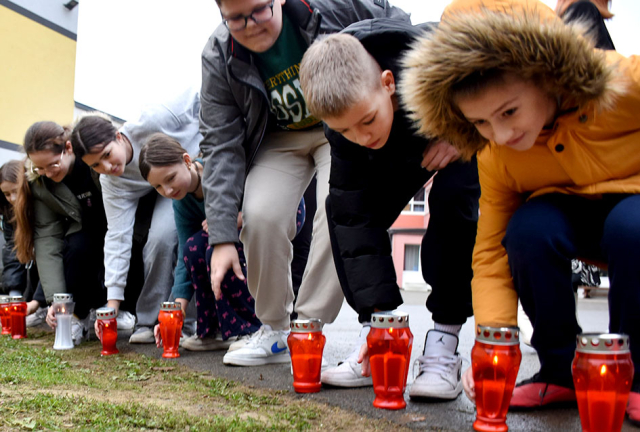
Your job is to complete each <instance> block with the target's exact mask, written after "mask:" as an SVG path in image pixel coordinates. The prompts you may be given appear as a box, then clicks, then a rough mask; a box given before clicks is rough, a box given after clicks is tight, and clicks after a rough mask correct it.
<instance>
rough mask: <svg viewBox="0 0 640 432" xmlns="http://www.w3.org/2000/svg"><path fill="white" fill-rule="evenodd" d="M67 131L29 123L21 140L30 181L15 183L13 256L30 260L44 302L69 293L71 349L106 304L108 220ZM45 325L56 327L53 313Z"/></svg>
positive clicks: (97, 190)
mask: <svg viewBox="0 0 640 432" xmlns="http://www.w3.org/2000/svg"><path fill="white" fill-rule="evenodd" d="M70 134H71V131H70V129H68V128H65V127H62V126H60V125H58V124H56V123H54V122H50V121H43V122H37V123H34V124H33V125H32V126H31V127H29V129H28V130H27V133H26V134H25V137H24V149H25V151H26V153H27V156H28V158H29V160H28V162H29V165H28V167H29V168H30V174H31V175H30V177H29V179H27V178H26V177H25V176H24V175H22V176H20V177H19V182H18V183H19V185H20V186H19V189H18V198H17V200H16V204H15V207H14V211H15V214H16V233H15V242H16V256H17V257H18V259H19V260H20V262H22V263H27V262H29V261H31V260H33V259H34V258H35V259H36V261H37V264H38V273H39V275H40V282H41V284H42V289H43V291H44V294H45V297H46V301H47V302H48V303H51V302H52V301H53V295H54V294H55V293H70V294H72V295H73V300H74V302H75V304H76V305H75V309H74V317H73V318H72V321H71V323H72V324H71V334H72V336H73V340H74V342H75V343H76V344H79V343H81V342H82V341H83V340H85V339H86V337H87V336H88V334H89V328H90V324H89V319H90V313H89V312H90V310H91V309H95V308H98V307H100V306H101V305H103V304H104V302H105V292H104V289H103V288H104V285H103V278H104V267H103V264H102V250H103V246H104V234H105V232H106V230H107V220H106V217H105V214H104V207H103V206H102V194H101V192H100V185H99V182H98V175H97V174H95V173H92V172H91V170H90V169H89V168H88V167H87V166H86V165H84V164H83V163H82V162H81V161H80V159H79V158H76V156H75V154H74V153H73V151H72V147H71V142H70V141H69V137H70ZM46 321H47V324H49V326H50V327H52V328H55V327H56V317H55V311H54V309H53V308H49V311H48V314H47V318H46Z"/></svg>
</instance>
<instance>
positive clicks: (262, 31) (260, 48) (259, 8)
mask: <svg viewBox="0 0 640 432" xmlns="http://www.w3.org/2000/svg"><path fill="white" fill-rule="evenodd" d="M285 1H286V0H224V1H222V2H221V4H220V12H221V13H222V19H224V20H227V22H228V26H229V32H230V33H231V35H232V36H233V38H234V39H235V40H237V41H238V42H239V43H240V45H242V46H244V47H245V48H247V49H248V50H250V51H253V52H257V53H261V52H265V51H267V50H268V49H269V48H271V47H272V46H273V44H275V43H276V40H278V36H280V31H281V30H282V5H283V4H284V3H285ZM272 4H273V16H271V17H269V16H270V15H271V7H272V6H271V5H272ZM252 14H253V17H254V18H255V19H257V20H258V21H262V22H261V23H260V24H257V23H256V21H254V20H253V19H251V18H247V20H246V21H247V26H246V27H245V28H240V29H234V28H233V27H234V24H237V23H238V22H242V21H244V18H243V17H248V16H249V15H252ZM242 24H244V23H242Z"/></svg>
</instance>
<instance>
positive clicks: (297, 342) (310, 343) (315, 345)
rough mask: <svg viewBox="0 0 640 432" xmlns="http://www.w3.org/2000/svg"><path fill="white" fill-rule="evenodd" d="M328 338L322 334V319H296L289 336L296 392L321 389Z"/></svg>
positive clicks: (288, 342)
mask: <svg viewBox="0 0 640 432" xmlns="http://www.w3.org/2000/svg"><path fill="white" fill-rule="evenodd" d="M326 340H327V338H326V337H325V336H324V335H323V334H322V321H320V320H319V319H317V318H312V319H307V320H302V319H301V320H294V321H292V322H291V333H289V336H288V337H287V344H288V345H289V352H290V353H291V367H292V368H293V389H294V390H295V391H296V393H316V392H319V391H320V387H321V386H322V384H321V383H320V372H321V369H322V351H323V350H324V344H325V342H326Z"/></svg>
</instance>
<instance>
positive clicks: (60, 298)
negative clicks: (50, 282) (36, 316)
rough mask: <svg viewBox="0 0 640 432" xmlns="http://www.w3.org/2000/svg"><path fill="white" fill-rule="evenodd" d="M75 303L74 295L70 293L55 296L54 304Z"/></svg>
mask: <svg viewBox="0 0 640 432" xmlns="http://www.w3.org/2000/svg"><path fill="white" fill-rule="evenodd" d="M72 301H73V295H71V294H69V293H57V294H54V295H53V302H54V303H68V302H72Z"/></svg>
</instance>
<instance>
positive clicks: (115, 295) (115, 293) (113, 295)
mask: <svg viewBox="0 0 640 432" xmlns="http://www.w3.org/2000/svg"><path fill="white" fill-rule="evenodd" d="M107 300H120V301H124V288H120V287H114V288H107Z"/></svg>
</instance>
